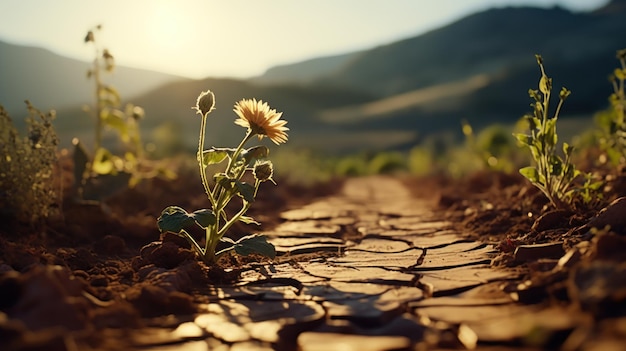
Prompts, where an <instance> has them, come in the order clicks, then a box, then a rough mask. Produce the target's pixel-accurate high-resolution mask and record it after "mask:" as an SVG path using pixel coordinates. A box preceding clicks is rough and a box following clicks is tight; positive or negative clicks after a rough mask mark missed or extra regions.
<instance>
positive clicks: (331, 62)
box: [251, 52, 360, 84]
mask: <svg viewBox="0 0 626 351" xmlns="http://www.w3.org/2000/svg"><path fill="white" fill-rule="evenodd" d="M359 54H360V52H352V53H348V54H343V55H333V56H325V57H317V58H313V59H310V60H306V61H302V62H297V63H293V64H287V65H280V66H275V67H272V68H270V69H268V70H267V71H266V72H265V73H264V74H262V75H260V76H258V77H255V78H252V79H251V81H252V82H254V83H261V84H309V83H312V82H314V81H316V80H319V79H320V78H321V77H326V76H330V75H333V74H335V73H337V72H339V71H340V70H341V69H342V68H343V67H344V66H345V65H346V64H348V63H349V62H350V61H351V60H352V59H354V58H355V57H357V56H358V55H359Z"/></svg>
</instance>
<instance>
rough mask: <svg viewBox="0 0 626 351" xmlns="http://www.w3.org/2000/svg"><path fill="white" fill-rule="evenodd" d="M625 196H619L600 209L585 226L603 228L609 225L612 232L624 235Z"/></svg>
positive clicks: (625, 218) (625, 231)
mask: <svg viewBox="0 0 626 351" xmlns="http://www.w3.org/2000/svg"><path fill="white" fill-rule="evenodd" d="M625 214H626V197H620V198H618V199H616V200H615V201H613V202H611V203H610V204H609V205H608V206H607V207H606V208H604V209H602V211H600V213H598V215H597V216H596V217H595V218H593V219H592V220H591V221H589V223H587V225H586V226H585V227H587V228H597V229H604V228H605V227H606V226H609V227H610V228H611V229H610V230H611V231H612V232H615V233H618V234H621V235H626V215H625Z"/></svg>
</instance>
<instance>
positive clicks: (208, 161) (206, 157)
mask: <svg viewBox="0 0 626 351" xmlns="http://www.w3.org/2000/svg"><path fill="white" fill-rule="evenodd" d="M226 157H228V152H227V151H225V150H216V149H211V150H204V151H203V152H202V159H203V161H204V165H205V166H208V165H214V164H218V163H221V162H222V161H224V160H225V159H226Z"/></svg>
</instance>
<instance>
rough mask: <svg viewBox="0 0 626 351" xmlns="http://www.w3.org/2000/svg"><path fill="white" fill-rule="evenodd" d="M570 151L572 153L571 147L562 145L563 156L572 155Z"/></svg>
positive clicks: (566, 144) (565, 144)
mask: <svg viewBox="0 0 626 351" xmlns="http://www.w3.org/2000/svg"><path fill="white" fill-rule="evenodd" d="M572 151H574V147H573V146H571V145H570V144H568V143H563V153H564V154H565V156H570V155H571V154H572Z"/></svg>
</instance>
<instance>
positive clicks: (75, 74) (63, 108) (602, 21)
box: [0, 0, 626, 151]
mask: <svg viewBox="0 0 626 351" xmlns="http://www.w3.org/2000/svg"><path fill="white" fill-rule="evenodd" d="M625 31H626V0H613V1H611V2H610V3H608V4H607V5H605V6H604V7H602V8H600V9H597V10H595V11H592V12H582V13H580V12H571V11H568V10H566V9H563V8H560V7H553V8H548V9H543V8H531V7H505V8H497V9H490V10H486V11H483V12H479V13H475V14H473V15H470V16H467V17H465V18H462V19H460V20H458V21H456V22H454V23H451V24H449V25H447V26H444V27H441V28H438V29H435V30H432V31H430V32H427V33H424V34H421V35H419V36H416V37H412V38H407V39H405V40H400V41H397V42H393V43H389V44H386V45H381V46H378V47H374V48H371V49H369V50H363V51H359V52H353V53H346V54H341V55H334V56H329V57H320V58H313V59H311V60H307V61H303V62H299V63H294V64H289V65H282V66H277V67H273V68H271V69H269V70H268V71H267V72H266V73H265V74H263V75H261V76H259V77H254V78H250V79H245V80H240V79H215V78H206V79H201V80H190V79H184V78H181V77H176V76H171V75H165V74H160V73H156V72H149V71H142V70H134V69H129V68H123V67H118V68H117V70H116V74H115V77H114V79H115V81H111V83H112V84H113V85H114V86H116V87H118V89H119V90H120V92H121V94H122V96H123V97H126V98H128V100H129V101H132V102H133V103H135V104H137V105H140V106H143V107H144V108H145V110H146V119H145V120H144V121H143V122H142V123H143V124H142V126H143V128H144V132H145V134H146V135H147V136H146V138H147V139H151V138H152V139H154V140H156V141H159V140H162V139H163V138H165V137H169V138H170V139H172V138H174V139H177V140H176V141H175V143H177V144H179V145H181V146H184V147H190V148H191V147H193V145H195V143H196V141H197V135H196V134H197V128H198V124H199V123H198V122H199V121H198V120H197V118H195V119H194V116H193V112H192V111H191V110H190V107H191V106H192V105H193V104H194V103H195V98H196V96H197V95H198V93H199V92H200V91H202V90H207V89H210V90H212V91H214V92H215V94H216V100H217V110H216V111H215V112H214V114H215V117H214V118H213V119H212V121H211V125H210V126H211V127H210V130H209V131H208V140H209V143H210V144H215V145H228V144H229V143H232V140H233V139H232V138H233V137H234V135H235V134H236V133H240V132H241V131H240V129H237V128H238V127H237V126H235V125H234V124H233V123H232V121H233V119H234V114H233V113H232V112H231V109H232V106H233V104H234V103H235V102H236V101H237V100H239V99H241V98H252V97H256V98H257V99H262V100H264V101H268V102H269V103H270V105H271V106H272V107H273V108H276V109H277V110H279V111H282V112H283V115H284V118H285V119H287V120H288V121H289V124H288V126H289V127H290V128H291V130H290V134H289V135H290V141H289V144H291V145H294V146H302V147H309V148H315V149H322V150H327V151H350V150H363V149H398V148H406V147H410V146H412V145H415V144H416V143H419V142H420V141H421V140H423V138H425V137H427V136H428V135H434V134H437V133H447V132H450V131H452V132H453V133H456V134H459V133H460V125H461V124H460V123H461V120H467V121H469V122H470V123H471V124H472V125H473V126H475V127H476V128H481V127H484V126H487V125H489V124H493V123H503V124H512V123H514V122H515V121H516V120H518V119H519V118H520V117H521V116H522V115H523V114H525V113H526V112H528V111H529V110H530V107H529V103H530V102H531V100H530V99H529V97H528V93H527V92H528V89H530V88H533V89H537V84H538V81H539V78H540V71H539V68H538V66H537V63H536V61H535V57H534V55H535V54H541V55H542V56H543V58H544V65H545V67H546V71H547V74H548V75H549V76H550V77H552V78H553V81H554V87H555V89H560V87H561V86H566V87H567V88H568V89H570V90H572V95H571V96H570V98H569V99H568V101H567V102H566V104H565V107H564V109H563V111H562V115H563V117H564V119H567V118H573V117H580V118H586V119H588V120H590V116H591V115H592V114H593V113H594V112H595V111H597V110H600V109H603V108H605V107H606V106H607V98H608V96H609V94H610V93H611V92H612V86H611V85H610V83H609V82H608V81H607V76H608V74H609V73H610V72H612V71H613V69H614V68H616V67H618V65H619V62H618V61H617V60H616V58H615V52H616V50H618V49H622V48H626V37H624V36H623V35H622V33H624V32H625ZM0 55H1V57H2V62H3V64H2V65H1V66H0V79H2V81H3V84H2V87H1V88H0V93H1V94H0V103H1V104H3V105H4V106H5V107H6V108H7V109H8V110H9V112H11V113H12V114H16V113H18V114H17V115H16V116H19V113H22V112H20V111H23V107H21V101H23V100H24V99H25V98H29V99H31V100H32V101H33V102H34V103H35V104H36V105H37V106H38V107H40V108H42V109H47V108H52V107H54V108H56V109H57V110H58V119H57V122H56V126H57V130H58V132H59V134H60V135H61V137H62V144H67V142H65V143H64V141H63V140H71V137H72V136H74V135H77V136H81V137H84V138H88V136H89V132H90V131H91V128H93V127H92V121H90V120H89V119H88V118H86V117H85V113H84V112H82V111H81V109H80V106H81V105H82V104H84V103H88V102H89V101H90V99H91V97H90V96H91V95H90V93H89V88H88V87H89V86H90V83H89V82H88V81H86V80H85V71H86V70H87V68H88V66H89V63H85V62H79V61H73V60H70V59H67V58H62V57H59V56H57V55H54V54H52V53H50V52H48V51H45V50H42V49H37V48H24V47H19V46H16V45H11V44H6V43H0ZM20 108H21V109H22V110H20ZM173 131H176V133H174V132H173ZM168 134H175V135H168ZM238 137H239V136H238ZM68 138H69V139H68ZM235 140H236V138H235ZM157 144H158V143H157Z"/></svg>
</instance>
